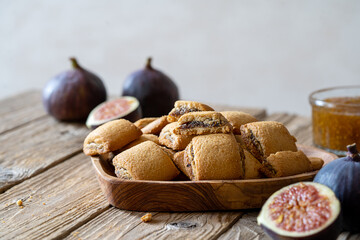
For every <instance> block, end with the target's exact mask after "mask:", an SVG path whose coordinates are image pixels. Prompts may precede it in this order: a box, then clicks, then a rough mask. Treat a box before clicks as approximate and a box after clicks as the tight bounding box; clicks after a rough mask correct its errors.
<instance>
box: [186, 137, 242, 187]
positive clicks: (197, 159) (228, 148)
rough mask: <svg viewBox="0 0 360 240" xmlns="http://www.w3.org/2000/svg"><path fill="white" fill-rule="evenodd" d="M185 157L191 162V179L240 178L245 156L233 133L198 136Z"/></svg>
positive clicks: (193, 140)
mask: <svg viewBox="0 0 360 240" xmlns="http://www.w3.org/2000/svg"><path fill="white" fill-rule="evenodd" d="M184 151H185V159H186V161H187V162H190V164H191V168H192V173H193V176H192V177H191V180H225V179H240V178H241V177H242V174H243V158H242V155H241V154H240V151H242V149H239V146H238V143H237V142H236V140H235V137H234V135H232V134H210V135H202V136H196V137H194V138H193V139H192V141H191V143H190V144H189V145H188V146H187V147H186V149H185V150H184Z"/></svg>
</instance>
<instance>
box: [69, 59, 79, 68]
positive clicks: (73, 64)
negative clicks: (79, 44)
mask: <svg viewBox="0 0 360 240" xmlns="http://www.w3.org/2000/svg"><path fill="white" fill-rule="evenodd" d="M70 61H71V65H72V67H73V68H80V65H79V64H78V62H77V61H76V58H74V57H72V58H70Z"/></svg>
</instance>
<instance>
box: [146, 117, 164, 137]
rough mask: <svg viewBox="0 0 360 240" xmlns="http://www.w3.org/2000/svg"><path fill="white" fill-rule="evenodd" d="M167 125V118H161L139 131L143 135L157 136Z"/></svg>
mask: <svg viewBox="0 0 360 240" xmlns="http://www.w3.org/2000/svg"><path fill="white" fill-rule="evenodd" d="M168 123H169V122H168V120H167V116H162V117H159V118H157V119H156V120H154V121H153V122H151V123H149V124H148V125H146V126H145V127H143V128H142V129H141V131H142V132H143V133H145V134H155V135H159V133H160V132H161V130H162V129H163V127H165V126H166V125H167V124H168Z"/></svg>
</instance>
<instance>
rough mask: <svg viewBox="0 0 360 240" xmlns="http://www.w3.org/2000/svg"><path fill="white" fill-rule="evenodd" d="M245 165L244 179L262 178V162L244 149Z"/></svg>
mask: <svg viewBox="0 0 360 240" xmlns="http://www.w3.org/2000/svg"><path fill="white" fill-rule="evenodd" d="M244 155H245V159H244V166H245V175H244V179H258V178H262V175H261V173H260V169H261V167H262V165H261V163H260V162H259V161H258V160H257V159H256V158H255V157H254V156H253V155H252V154H251V153H250V152H249V151H247V150H244Z"/></svg>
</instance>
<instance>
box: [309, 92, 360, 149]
mask: <svg viewBox="0 0 360 240" xmlns="http://www.w3.org/2000/svg"><path fill="white" fill-rule="evenodd" d="M309 100H310V104H311V106H312V123H313V142H314V144H315V145H316V146H317V147H320V148H323V149H325V150H327V151H330V152H333V153H335V154H338V155H345V154H346V146H347V145H349V144H352V143H356V144H357V145H358V146H360V86H346V87H334V88H327V89H322V90H318V91H316V92H313V93H312V94H311V95H310V97H309Z"/></svg>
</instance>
